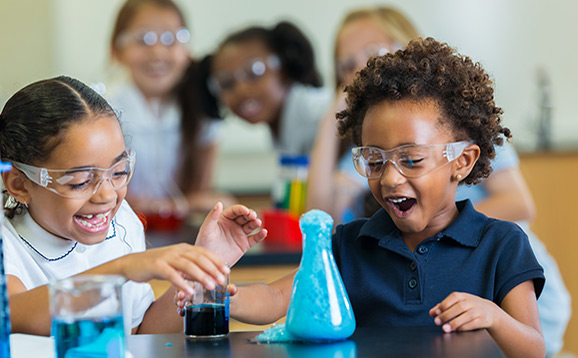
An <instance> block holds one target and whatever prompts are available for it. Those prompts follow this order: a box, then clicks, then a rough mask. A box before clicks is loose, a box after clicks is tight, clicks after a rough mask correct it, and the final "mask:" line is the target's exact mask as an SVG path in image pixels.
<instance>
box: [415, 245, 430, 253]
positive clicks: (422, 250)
mask: <svg viewBox="0 0 578 358" xmlns="http://www.w3.org/2000/svg"><path fill="white" fill-rule="evenodd" d="M417 252H418V253H419V254H421V255H423V254H425V253H427V252H428V248H427V247H426V246H420V247H418V248H417Z"/></svg>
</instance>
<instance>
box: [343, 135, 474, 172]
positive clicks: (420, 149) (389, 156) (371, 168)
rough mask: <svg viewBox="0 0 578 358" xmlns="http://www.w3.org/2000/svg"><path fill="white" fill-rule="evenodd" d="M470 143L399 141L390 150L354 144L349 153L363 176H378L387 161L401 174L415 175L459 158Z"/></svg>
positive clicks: (435, 168) (433, 169)
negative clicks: (399, 144) (396, 145)
mask: <svg viewBox="0 0 578 358" xmlns="http://www.w3.org/2000/svg"><path fill="white" fill-rule="evenodd" d="M470 144H472V143H471V142H466V141H461V142H454V143H447V144H427V145H402V146H400V147H397V148H393V149H391V150H383V149H379V148H376V147H355V148H353V149H351V154H352V157H353V163H354V164H355V169H356V170H357V172H358V173H359V174H361V175H362V176H364V177H365V178H368V179H377V178H380V177H381V176H382V175H383V172H384V171H385V167H386V164H387V162H388V161H389V162H391V163H392V164H393V165H394V166H395V168H396V169H397V170H398V171H399V172H400V173H401V174H402V175H403V176H405V177H407V178H417V177H421V176H423V175H426V174H429V173H431V172H433V171H435V170H437V169H439V168H441V167H443V166H445V165H446V164H448V163H450V162H452V161H454V160H455V159H457V158H459V156H460V155H462V153H463V151H464V149H466V148H467V147H468V146H469V145H470Z"/></svg>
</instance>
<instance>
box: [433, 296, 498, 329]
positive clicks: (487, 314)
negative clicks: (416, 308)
mask: <svg viewBox="0 0 578 358" xmlns="http://www.w3.org/2000/svg"><path fill="white" fill-rule="evenodd" d="M498 310H499V307H498V306H497V305H496V304H495V303H494V302H492V301H489V300H486V299H484V298H481V297H478V296H475V295H472V294H469V293H465V292H452V293H451V294H450V295H449V296H448V297H446V298H445V299H444V300H443V301H442V302H440V303H438V304H437V305H435V306H434V307H433V308H432V309H431V310H430V311H429V315H430V316H431V317H433V318H434V323H435V324H436V325H438V326H442V329H443V331H444V332H446V333H448V332H453V331H471V330H475V329H480V328H490V327H492V325H493V323H494V317H495V315H496V313H497V312H498Z"/></svg>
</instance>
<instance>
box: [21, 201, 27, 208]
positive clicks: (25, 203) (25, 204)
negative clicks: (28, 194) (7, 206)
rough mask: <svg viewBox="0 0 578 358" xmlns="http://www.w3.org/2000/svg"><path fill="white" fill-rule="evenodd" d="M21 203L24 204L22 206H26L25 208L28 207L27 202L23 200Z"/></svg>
mask: <svg viewBox="0 0 578 358" xmlns="http://www.w3.org/2000/svg"><path fill="white" fill-rule="evenodd" d="M22 204H24V206H25V207H26V209H28V202H26V201H25V202H23V203H22Z"/></svg>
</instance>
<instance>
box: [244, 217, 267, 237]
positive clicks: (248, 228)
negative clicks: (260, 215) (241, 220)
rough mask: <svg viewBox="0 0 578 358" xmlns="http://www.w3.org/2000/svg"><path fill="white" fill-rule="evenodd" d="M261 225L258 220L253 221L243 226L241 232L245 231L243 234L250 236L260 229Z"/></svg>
mask: <svg viewBox="0 0 578 358" xmlns="http://www.w3.org/2000/svg"><path fill="white" fill-rule="evenodd" d="M262 225H263V223H262V222H261V220H260V219H254V220H251V221H249V222H247V223H246V224H244V225H243V231H245V234H247V235H250V234H251V233H253V231H255V232H256V231H257V229H260V228H261V226H262Z"/></svg>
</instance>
